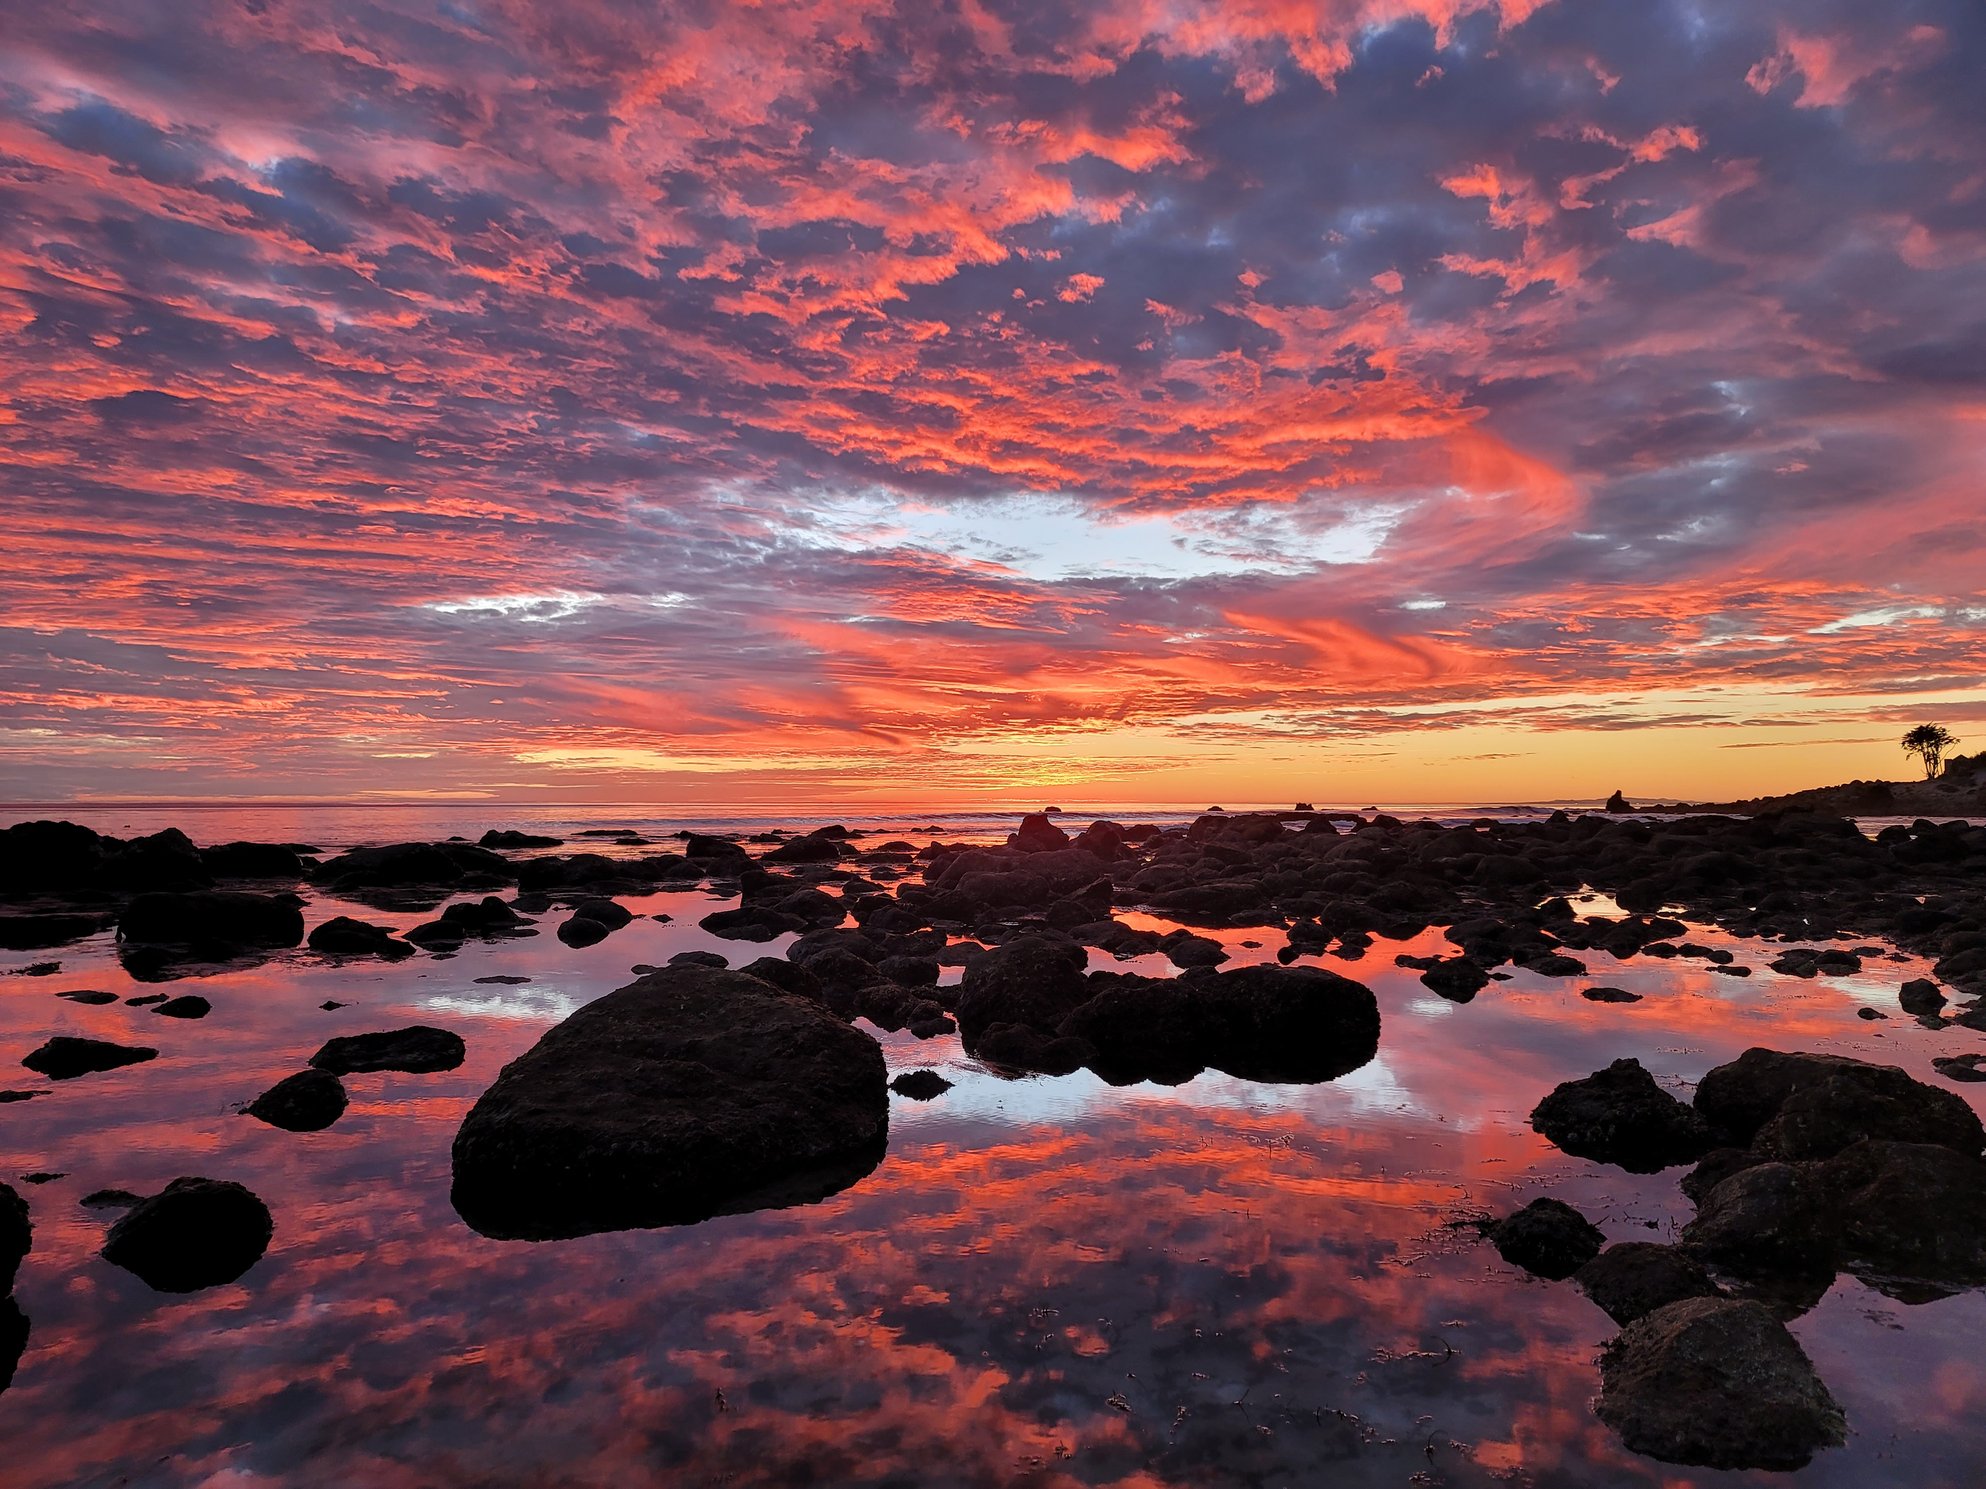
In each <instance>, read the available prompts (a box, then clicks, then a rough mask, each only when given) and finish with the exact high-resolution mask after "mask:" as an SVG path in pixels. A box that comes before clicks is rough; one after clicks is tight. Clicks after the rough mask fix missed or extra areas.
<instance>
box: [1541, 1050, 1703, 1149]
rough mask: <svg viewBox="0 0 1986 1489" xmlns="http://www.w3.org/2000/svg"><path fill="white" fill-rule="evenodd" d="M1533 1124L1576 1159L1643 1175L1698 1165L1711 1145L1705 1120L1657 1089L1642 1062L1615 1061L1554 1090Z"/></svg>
mask: <svg viewBox="0 0 1986 1489" xmlns="http://www.w3.org/2000/svg"><path fill="white" fill-rule="evenodd" d="M1531 1126H1532V1127H1533V1129H1535V1130H1536V1131H1538V1132H1540V1133H1543V1134H1544V1135H1545V1136H1546V1137H1547V1138H1549V1139H1551V1141H1552V1142H1553V1143H1555V1144H1556V1145H1557V1146H1558V1147H1559V1148H1560V1149H1561V1150H1562V1151H1564V1152H1567V1153H1570V1154H1572V1155H1573V1156H1574V1157H1575V1158H1592V1159H1595V1160H1597V1161H1599V1162H1601V1163H1613V1164H1618V1165H1619V1166H1620V1167H1622V1168H1624V1169H1626V1170H1628V1172H1630V1173H1638V1174H1651V1173H1654V1172H1655V1171H1656V1170H1657V1169H1663V1168H1668V1167H1669V1166H1670V1165H1672V1164H1677V1163H1690V1162H1693V1161H1694V1160H1695V1159H1697V1158H1700V1157H1702V1156H1703V1154H1704V1153H1705V1152H1707V1151H1708V1150H1709V1148H1710V1146H1711V1132H1710V1128H1709V1126H1708V1124H1707V1123H1705V1121H1704V1120H1703V1118H1702V1116H1701V1115H1699V1114H1698V1113H1697V1112H1696V1111H1695V1110H1694V1109H1693V1108H1691V1107H1690V1106H1688V1105H1687V1104H1686V1103H1684V1102H1681V1101H1678V1100H1676V1098H1675V1097H1673V1096H1671V1095H1670V1094H1669V1093H1668V1092H1667V1091H1664V1090H1663V1089H1662V1088H1661V1087H1660V1086H1658V1085H1656V1084H1655V1078H1654V1077H1653V1076H1652V1075H1650V1074H1649V1073H1648V1072H1647V1071H1646V1070H1645V1069H1643V1068H1642V1065H1641V1062H1640V1061H1639V1060H1616V1061H1614V1063H1613V1064H1611V1065H1609V1066H1608V1067H1607V1068H1606V1069H1605V1070H1598V1071H1595V1072H1594V1073H1593V1074H1592V1075H1589V1076H1587V1077H1586V1078H1585V1079H1584V1080H1576V1081H1566V1082H1564V1083H1563V1084H1562V1085H1559V1086H1558V1087H1556V1088H1554V1089H1553V1091H1552V1093H1551V1094H1550V1095H1549V1096H1547V1097H1546V1098H1545V1099H1544V1100H1543V1101H1541V1102H1539V1103H1538V1105H1537V1108H1536V1109H1535V1110H1534V1111H1533V1112H1532V1113H1531Z"/></svg>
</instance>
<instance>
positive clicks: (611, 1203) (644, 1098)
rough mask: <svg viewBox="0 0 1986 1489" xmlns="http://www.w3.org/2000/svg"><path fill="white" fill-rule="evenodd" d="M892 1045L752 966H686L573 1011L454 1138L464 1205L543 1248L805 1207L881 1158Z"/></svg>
mask: <svg viewBox="0 0 1986 1489" xmlns="http://www.w3.org/2000/svg"><path fill="white" fill-rule="evenodd" d="M888 1133H889V1093H888V1086H887V1073H886V1071H885V1069H884V1065H883V1054H882V1050H881V1049H880V1048H879V1047H878V1046H877V1044H876V1043H875V1041H874V1040H872V1039H870V1038H869V1036H868V1035H866V1034H863V1033H862V1032H861V1031H859V1030H857V1029H854V1028H851V1027H850V1026H849V1025H847V1024H845V1023H843V1022H842V1021H841V1020H839V1019H837V1018H835V1017H834V1016H833V1015H832V1014H830V1013H828V1012H827V1011H826V1010H825V1009H823V1008H822V1007H820V1006H819V1005H818V1004H814V1003H810V1002H808V1001H806V1000H804V999H801V998H796V997H793V996H790V995H788V994H785V993H781V992H779V991H778V990H776V989H775V988H773V987H771V986H770V985H769V984H767V983H763V982H760V981H759V980H758V979H757V978H753V977H747V976H745V975H744V974H743V973H739V972H728V971H717V970H714V969H710V968H704V967H671V968H665V969H663V970H662V971H659V972H653V973H650V974H649V975H647V976H646V977H643V978H642V979H641V980H640V981H638V982H633V983H630V984H628V985H627V986H626V987H623V988H621V989H620V990H618V991H617V992H613V993H610V994H608V995H607V996H606V997H604V998H602V999H600V1000H599V1001H597V1002H595V1003H591V1004H588V1005H587V1006H586V1007H585V1008H582V1009H581V1010H579V1012H577V1013H575V1014H574V1015H572V1017H571V1018H569V1019H567V1020H566V1021H565V1022H564V1023H562V1024H560V1025H559V1026H558V1027H557V1028H555V1029H552V1030H551V1031H550V1032H549V1033H547V1034H546V1035H545V1036H544V1038H542V1039H540V1040H539V1041H538V1043H537V1044H536V1045H535V1046H533V1047H532V1048H531V1049H530V1050H528V1051H527V1052H526V1053H525V1054H523V1055H522V1056H520V1057H519V1058H518V1059H516V1060H513V1061H512V1062H511V1063H510V1064H509V1065H507V1066H505V1067H504V1070H503V1073H502V1074H501V1075H499V1076H498V1077H497V1080H496V1083H495V1084H494V1085H492V1086H491V1087H490V1089H489V1090H488V1091H486V1092H484V1093H483V1095H482V1097H481V1098H480V1099H479V1100H478V1101H477V1102H476V1104H475V1106H474V1107H473V1108H472V1109H471V1110H470V1112H469V1115H468V1116H467V1117H466V1118H465V1119H464V1120H463V1123H462V1127H461V1129H460V1131H458V1132H457V1134H456V1137H455V1147H454V1161H455V1185H454V1192H453V1199H454V1202H455V1207H456V1209H457V1211H458V1212H459V1213H460V1214H461V1215H462V1217H463V1219H465V1220H467V1221H468V1222H469V1224H470V1225H471V1226H473V1227H474V1228H475V1229H477V1230H478V1231H481V1232H482V1233H483V1234H484V1235H488V1236H494V1237H498V1238H501V1239H526V1240H545V1239H550V1238H553V1237H561V1236H580V1235H588V1234H591V1233H593V1232H595V1231H604V1230H624V1229H629V1228H633V1227H641V1226H656V1225H674V1224H684V1223H687V1222H691V1221H697V1220H704V1219H708V1218H709V1217H711V1216H713V1215H726V1214H737V1213H741V1212H744V1211H748V1210H756V1209H765V1208H771V1207H776V1206H784V1205H795V1204H805V1203H809V1202H811V1201H814V1200H818V1199H822V1198H825V1197H826V1196H827V1195H830V1194H833V1193H835V1192H836V1191H837V1190H841V1189H845V1188H847V1187H848V1186H849V1185H850V1184H853V1183H854V1182H855V1181H856V1180H858V1179H860V1178H862V1177H863V1176H864V1175H865V1174H867V1173H868V1172H869V1171H870V1170H871V1169H873V1168H874V1167H875V1166H876V1164H877V1163H879V1162H880V1161H881V1159H882V1156H883V1150H884V1147H885V1145H886V1143H887V1140H888Z"/></svg>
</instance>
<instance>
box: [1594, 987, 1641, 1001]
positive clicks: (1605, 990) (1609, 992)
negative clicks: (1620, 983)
mask: <svg viewBox="0 0 1986 1489" xmlns="http://www.w3.org/2000/svg"><path fill="white" fill-rule="evenodd" d="M1579 996H1580V997H1582V998H1584V999H1586V1000H1587V1001H1588V1002H1590V1003H1639V1002H1640V1001H1641V994H1639V993H1630V992H1629V991H1628V990H1627V989H1626V988H1619V987H1588V988H1581V989H1580V990H1579Z"/></svg>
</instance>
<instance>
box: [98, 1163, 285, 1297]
mask: <svg viewBox="0 0 1986 1489" xmlns="http://www.w3.org/2000/svg"><path fill="white" fill-rule="evenodd" d="M274 1233H275V1223H274V1221H273V1220H272V1219H271V1218H270V1215H269V1209H268V1206H266V1205H264V1204H263V1203H262V1201H261V1200H260V1199H258V1198H257V1197H256V1196H255V1195H254V1194H253V1193H252V1192H250V1191H249V1190H248V1189H246V1188H244V1187H243V1186H242V1185H240V1184H236V1183H234V1182H232V1181H231V1180H227V1179H203V1178H180V1179H174V1180H173V1181H172V1182H171V1183H170V1184H168V1185H166V1187H165V1188H164V1189H162V1190H161V1191H159V1193H157V1194H155V1195H153V1196H151V1197H150V1198H149V1199H144V1200H140V1201H139V1202H138V1203H137V1204H135V1205H133V1206H132V1207H131V1208H130V1209H129V1210H127V1211H126V1212H125V1213H124V1214H123V1216H122V1217H120V1218H119V1219H118V1220H117V1222H116V1223H115V1224H113V1225H112V1226H111V1228H110V1232H109V1234H108V1235H107V1236H106V1237H105V1238H104V1244H103V1257H104V1260H105V1261H107V1262H110V1263H111V1264H112V1265H114V1266H119V1267H122V1268H124V1270H125V1271H127V1272H131V1273H133V1274H135V1275H136V1276H138V1277H140V1278H142V1279H143V1280H144V1281H145V1282H146V1283H147V1284H148V1285H149V1286H151V1287H152V1288H154V1289H156V1290H157V1291H159V1292H162V1293H190V1292H198V1291H199V1290H200V1289H202V1288H208V1287H219V1286H221V1285H222V1284H224V1283H229V1282H233V1281H234V1280H236V1279H237V1278H238V1277H240V1276H241V1275H242V1274H243V1273H244V1272H246V1271H247V1270H248V1269H249V1268H250V1267H252V1266H254V1265H255V1264H256V1263H257V1262H258V1261H260V1260H261V1259H262V1253H263V1252H264V1251H266V1250H267V1249H268V1246H269V1238H270V1236H272V1235H273V1234H274Z"/></svg>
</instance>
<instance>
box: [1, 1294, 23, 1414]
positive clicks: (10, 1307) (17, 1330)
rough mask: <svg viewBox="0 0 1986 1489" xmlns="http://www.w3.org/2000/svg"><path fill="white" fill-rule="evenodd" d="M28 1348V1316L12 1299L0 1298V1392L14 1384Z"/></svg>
mask: <svg viewBox="0 0 1986 1489" xmlns="http://www.w3.org/2000/svg"><path fill="white" fill-rule="evenodd" d="M27 1347H28V1316H27V1315H26V1314H25V1313H23V1312H21V1305H20V1304H19V1303H16V1302H15V1301H14V1300H13V1299H12V1298H10V1297H0V1391H4V1390H6V1389H7V1387H9V1386H11V1385H12V1384H13V1383H14V1372H15V1371H16V1370H18V1369H19V1368H20V1364H21V1356H22V1355H23V1354H25V1353H26V1352H27Z"/></svg>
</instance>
